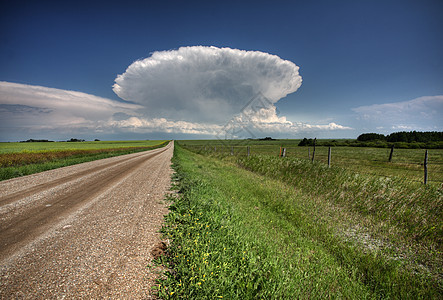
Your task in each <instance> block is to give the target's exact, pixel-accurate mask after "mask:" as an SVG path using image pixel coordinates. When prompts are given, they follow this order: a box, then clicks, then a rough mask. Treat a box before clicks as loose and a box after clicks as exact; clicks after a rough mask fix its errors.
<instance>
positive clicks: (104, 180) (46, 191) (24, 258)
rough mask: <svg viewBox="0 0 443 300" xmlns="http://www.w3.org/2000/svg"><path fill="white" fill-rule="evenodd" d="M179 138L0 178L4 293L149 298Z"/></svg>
mask: <svg viewBox="0 0 443 300" xmlns="http://www.w3.org/2000/svg"><path fill="white" fill-rule="evenodd" d="M172 152H173V143H170V144H169V145H168V146H166V147H164V148H160V149H155V150H151V151H146V152H140V153H134V154H129V155H124V156H118V157H113V158H108V159H103V160H98V161H93V162H89V163H84V164H80V165H75V166H70V167H65V168H60V169H56V170H51V171H47V172H43V173H39V174H34V175H30V176H26V177H21V178H15V179H11V180H7V181H3V182H0V276H1V277H0V298H2V299H16V298H19V299H23V298H25V299H31V298H32V299H36V298H40V299H63V298H64V299H73V298H75V299H91V298H95V299H97V298H113V299H115V298H120V299H122V298H124V299H140V298H144V299H146V298H148V299H149V298H150V286H151V285H152V284H153V280H154V278H155V275H156V274H155V271H154V270H152V269H149V268H147V266H148V264H149V262H150V261H151V260H152V256H151V253H150V252H151V250H152V249H153V247H154V246H155V245H156V244H158V242H159V241H160V234H159V233H158V231H159V229H160V227H161V223H162V220H163V216H164V215H165V214H166V213H167V204H166V203H165V201H164V200H163V198H164V195H165V193H166V192H167V191H168V189H169V185H170V176H171V172H172V171H171V168H170V160H171V157H172Z"/></svg>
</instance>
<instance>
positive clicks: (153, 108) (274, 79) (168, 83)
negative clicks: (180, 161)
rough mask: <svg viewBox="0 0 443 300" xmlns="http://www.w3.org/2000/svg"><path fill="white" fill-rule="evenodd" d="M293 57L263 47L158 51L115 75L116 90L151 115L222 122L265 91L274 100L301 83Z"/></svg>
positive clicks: (195, 48)
mask: <svg viewBox="0 0 443 300" xmlns="http://www.w3.org/2000/svg"><path fill="white" fill-rule="evenodd" d="M298 70H299V67H298V66H296V65H295V64H294V63H293V62H290V61H288V60H284V59H281V58H280V57H278V56H276V55H271V54H268V53H264V52H259V51H244V50H238V49H230V48H217V47H204V46H194V47H182V48H179V49H178V50H171V51H159V52H154V53H153V54H152V55H151V56H150V57H149V58H146V59H143V60H138V61H136V62H134V63H133V64H131V65H130V66H129V67H128V68H127V70H126V72H125V73H123V74H122V75H119V76H118V77H117V78H116V79H115V84H114V87H113V90H114V92H115V93H116V94H117V95H118V96H119V97H121V98H122V99H124V100H129V101H132V102H135V103H138V104H140V105H143V106H145V107H146V111H145V114H146V115H147V116H148V117H155V116H159V115H160V116H162V117H164V118H167V119H170V120H175V121H178V120H186V121H189V122H199V123H200V122H202V123H223V122H226V121H227V120H229V119H230V118H231V117H232V116H233V115H235V114H237V113H239V112H240V111H241V109H242V107H244V106H245V105H246V104H247V103H248V101H250V100H251V99H252V98H253V97H254V96H255V95H256V94H258V93H261V94H263V95H264V96H265V97H266V98H267V99H269V100H270V101H271V102H272V103H275V102H277V101H278V100H280V99H281V98H283V97H285V96H286V95H288V94H290V93H293V92H295V91H296V90H297V89H298V88H299V87H300V85H301V82H302V78H301V76H300V75H299V72H298Z"/></svg>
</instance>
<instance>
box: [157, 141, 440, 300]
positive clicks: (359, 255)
mask: <svg viewBox="0 0 443 300" xmlns="http://www.w3.org/2000/svg"><path fill="white" fill-rule="evenodd" d="M173 160H174V168H175V170H176V175H175V176H176V180H177V181H178V182H177V188H178V189H179V194H178V195H179V197H178V198H177V199H175V200H174V203H173V204H172V206H171V208H170V210H171V211H170V214H169V215H168V216H167V217H166V225H165V227H164V228H163V232H164V235H165V237H167V238H169V239H170V242H171V244H170V247H169V249H168V257H167V258H163V263H165V264H168V265H169V267H170V268H171V271H170V272H169V273H167V276H166V277H165V278H163V279H162V280H161V282H160V286H159V288H158V291H159V295H160V296H161V297H162V298H166V299H167V298H175V299H182V298H184V299H217V298H224V299H256V298H257V299H258V298H260V299H261V298H264V299H306V298H314V299H323V298H329V297H332V298H347V299H372V298H399V299H400V298H401V299H403V298H406V299H408V298H409V299H413V298H423V299H429V298H439V297H441V296H442V290H441V279H439V276H438V273H439V272H440V269H439V268H440V267H437V271H436V270H434V269H432V266H431V267H430V268H427V267H426V268H424V269H423V270H421V269H414V267H417V266H418V265H419V264H418V263H417V262H415V261H414V257H401V258H400V257H395V256H394V254H396V253H400V252H401V253H403V252H402V251H403V250H404V249H403V250H402V249H398V250H397V249H395V247H396V246H399V245H400V244H402V243H403V242H404V240H402V239H396V240H395V241H393V242H392V243H390V242H389V241H388V240H387V239H386V240H378V239H377V238H381V234H382V233H380V232H378V233H377V232H376V233H374V236H372V235H371V234H372V229H373V228H372V227H371V226H372V225H373V224H374V223H377V220H376V219H373V218H372V217H371V216H372V215H371V214H360V213H359V211H358V210H355V209H354V208H353V207H352V206H351V207H348V205H347V204H346V202H344V201H343V202H339V203H336V202H335V201H334V199H330V197H331V195H330V194H329V193H325V192H324V191H323V190H322V189H317V190H316V191H311V190H309V189H306V188H305V187H303V186H294V185H293V183H292V182H289V181H284V180H280V176H273V175H271V174H266V175H261V174H258V172H260V171H258V170H257V172H250V171H248V170H245V169H242V168H239V167H238V166H237V165H236V162H235V159H232V158H228V159H224V160H220V159H216V158H212V157H205V156H202V155H198V154H194V153H192V152H189V151H187V150H185V149H183V148H181V147H180V146H177V147H176V149H175V153H174V158H173ZM240 163H242V162H241V161H240ZM265 165H266V164H265ZM313 168H314V169H310V167H304V168H302V169H303V173H305V174H304V175H303V176H302V177H300V178H299V179H300V180H308V178H305V176H312V177H317V176H320V178H319V181H320V182H318V181H317V184H327V183H326V181H328V180H329V178H328V177H327V176H326V177H325V178H321V175H318V172H319V171H322V172H329V171H330V170H328V169H327V168H324V167H323V166H321V165H319V164H314V166H313ZM316 168H317V169H318V170H317V169H316ZM316 172H317V173H316ZM332 172H333V171H332ZM264 173H266V172H264ZM368 176H369V175H368ZM273 177H276V178H273ZM337 187H338V186H337ZM338 188H339V187H338ZM351 190H353V189H351ZM440 197H441V196H440ZM439 199H440V201H441V198H439ZM437 208H438V209H440V214H441V204H440V205H437ZM385 209H389V208H385ZM440 216H441V215H440ZM440 220H441V219H440ZM373 221H375V222H374V223H373ZM440 222H441V221H440ZM366 226H367V227H366ZM418 226H420V225H418ZM439 226H440V227H439V230H441V224H439ZM388 227H389V226H388ZM400 227H401V226H400ZM401 228H402V227H401ZM393 230H394V231H395V230H397V229H396V227H394V228H393ZM400 230H402V229H400ZM377 234H379V235H377ZM383 234H384V237H386V238H388V237H390V235H389V234H388V233H383ZM393 236H394V237H396V235H395V234H394V235H393ZM440 237H441V236H440ZM417 243H418V242H414V241H413V240H412V241H411V243H410V244H409V245H408V246H410V247H411V249H419V248H420V247H418V246H417V247H416V248H414V247H415V244H417ZM434 251H440V252H437V253H433V254H429V255H430V256H434V260H436V261H438V259H441V249H439V250H436V249H434ZM411 252H413V251H412V250H411ZM405 253H406V252H405ZM407 254H408V255H411V253H410V252H407ZM440 262H441V260H440Z"/></svg>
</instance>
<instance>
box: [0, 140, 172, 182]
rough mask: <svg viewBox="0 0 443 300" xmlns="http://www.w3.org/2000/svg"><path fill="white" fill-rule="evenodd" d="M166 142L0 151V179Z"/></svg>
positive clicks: (115, 154)
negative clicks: (90, 147) (108, 146)
mask: <svg viewBox="0 0 443 300" xmlns="http://www.w3.org/2000/svg"><path fill="white" fill-rule="evenodd" d="M51 144H55V143H51ZM167 144H168V141H165V142H163V141H158V143H156V144H155V143H152V141H151V143H149V145H145V146H141V145H140V146H136V147H117V148H102V149H64V148H63V147H62V148H60V149H51V150H46V151H45V150H27V149H22V151H20V152H5V153H0V180H6V179H11V178H15V177H19V176H24V175H30V174H34V173H39V172H43V171H47V170H51V169H56V168H60V167H65V166H70V165H74V164H79V163H83V162H88V161H93V160H97V159H103V158H108V157H113V156H118V155H124V154H130V153H135V152H141V151H147V150H152V149H156V148H160V147H164V146H166V145H167ZM127 145H129V144H127ZM80 146H81V145H80ZM86 147H87V146H86ZM87 148H88V147H87Z"/></svg>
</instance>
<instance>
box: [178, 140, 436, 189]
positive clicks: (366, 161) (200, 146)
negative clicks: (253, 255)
mask: <svg viewBox="0 0 443 300" xmlns="http://www.w3.org/2000/svg"><path fill="white" fill-rule="evenodd" d="M299 142H300V140H274V141H257V140H195V141H179V142H178V143H179V144H180V145H182V146H183V147H185V148H187V149H189V150H192V151H196V152H198V153H206V154H212V155H219V156H223V155H230V154H231V150H233V153H234V155H236V156H245V155H247V147H249V149H250V150H249V151H250V154H251V155H257V154H258V155H272V156H279V154H280V148H281V147H282V148H283V147H284V148H286V156H287V157H290V158H300V159H306V160H311V159H312V155H313V147H312V146H311V147H298V146H297V145H298V143H299ZM389 154H390V149H389V148H370V147H342V146H339V147H331V165H332V166H338V167H342V168H347V169H349V170H352V171H355V172H359V173H363V174H374V175H379V176H397V177H402V178H407V179H410V180H413V181H416V182H423V178H424V168H423V163H424V158H425V150H423V149H394V153H393V157H392V160H391V162H389V161H388V159H389ZM314 160H315V161H317V162H321V163H324V164H327V163H328V147H323V146H322V147H316V150H315V157H314ZM428 182H429V183H430V184H434V185H441V184H442V183H443V149H430V150H428Z"/></svg>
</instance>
